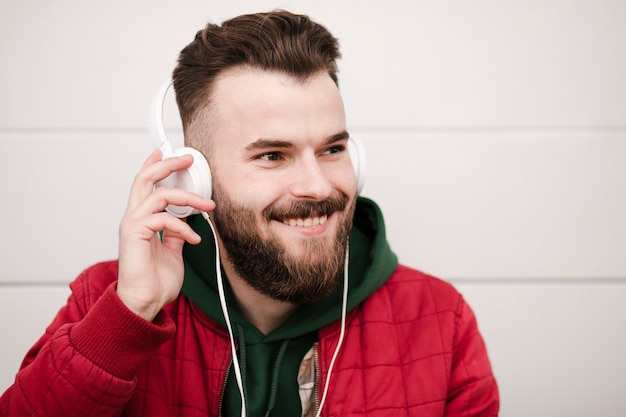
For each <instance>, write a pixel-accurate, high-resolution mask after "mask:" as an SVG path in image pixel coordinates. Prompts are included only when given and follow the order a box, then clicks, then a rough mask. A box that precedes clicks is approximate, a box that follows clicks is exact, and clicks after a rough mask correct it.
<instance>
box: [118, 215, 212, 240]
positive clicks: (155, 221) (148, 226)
mask: <svg viewBox="0 0 626 417" xmlns="http://www.w3.org/2000/svg"><path fill="white" fill-rule="evenodd" d="M159 232H162V233H163V236H164V237H167V239H169V240H171V239H180V240H183V241H187V242H189V243H191V244H197V243H199V242H200V236H199V235H198V234H197V233H196V232H195V231H194V230H193V229H192V228H191V227H190V226H189V225H188V224H187V223H186V222H185V221H183V220H181V219H178V218H176V217H174V216H172V215H171V214H169V213H165V212H162V213H156V214H152V215H150V216H146V217H143V218H138V219H132V220H126V221H124V222H123V224H122V225H121V227H120V244H121V245H124V244H126V243H127V242H132V241H133V240H136V239H139V240H144V241H149V240H151V239H154V238H155V236H156V234H157V233H159Z"/></svg>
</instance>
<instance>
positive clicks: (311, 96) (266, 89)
mask: <svg viewBox="0 0 626 417" xmlns="http://www.w3.org/2000/svg"><path fill="white" fill-rule="evenodd" d="M211 102H212V109H211V117H212V118H213V123H212V125H213V126H214V127H215V132H214V133H215V135H213V136H214V137H215V138H216V140H218V141H219V140H220V138H225V137H228V138H229V140H234V139H238V140H245V141H248V142H252V141H255V140H257V139H259V138H262V137H269V138H275V139H293V140H298V139H302V138H305V137H309V138H314V137H324V138H327V137H328V136H331V135H334V134H337V133H338V132H341V131H345V130H346V122H345V111H344V107H343V101H342V99H341V95H340V93H339V89H338V88H337V85H336V84H335V83H334V81H333V80H332V78H331V77H330V76H329V75H328V74H326V73H317V74H314V75H313V76H311V77H309V78H307V79H306V80H304V81H302V80H298V79H295V78H293V77H291V76H288V75H286V74H282V73H277V72H268V71H262V70H257V69H250V68H233V69H229V70H227V71H225V72H224V73H222V74H220V75H219V76H218V78H217V79H216V82H215V84H214V89H213V94H212V100H211Z"/></svg>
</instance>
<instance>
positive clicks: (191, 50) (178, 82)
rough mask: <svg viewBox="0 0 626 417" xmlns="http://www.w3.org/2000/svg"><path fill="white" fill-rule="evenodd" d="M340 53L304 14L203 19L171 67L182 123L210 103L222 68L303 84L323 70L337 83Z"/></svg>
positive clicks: (323, 30) (187, 122) (335, 43)
mask: <svg viewBox="0 0 626 417" xmlns="http://www.w3.org/2000/svg"><path fill="white" fill-rule="evenodd" d="M340 56H341V53H340V52H339V43H338V41H337V39H336V38H335V37H334V36H333V35H332V34H331V33H330V32H329V31H328V30H327V29H326V28H325V27H323V26H322V25H320V24H318V23H315V22H313V21H311V20H310V19H309V18H308V17H307V16H304V15H297V14H293V13H290V12H286V11H273V12H269V13H256V14H249V15H242V16H238V17H235V18H233V19H230V20H227V21H225V22H223V23H222V25H221V26H220V25H215V24H212V23H209V24H207V26H206V27H205V28H204V29H203V30H201V31H199V32H198V33H197V34H196V37H195V39H194V40H193V41H192V42H191V43H190V44H189V45H187V46H186V47H185V48H184V49H183V50H182V51H181V53H180V55H179V58H178V64H177V66H176V68H175V69H174V73H173V82H174V90H175V91H176V100H177V103H178V109H179V111H180V116H181V118H182V121H183V126H184V128H185V129H187V128H188V127H189V126H190V124H191V123H192V121H193V120H194V118H195V117H196V115H197V114H198V112H199V111H201V110H202V109H203V108H207V106H209V105H211V104H212V103H211V102H210V101H211V100H210V99H211V93H212V86H213V82H214V80H215V77H216V76H218V75H219V74H220V73H221V72H222V71H224V70H227V69H229V68H233V67H238V66H242V67H250V68H254V69H261V70H265V71H275V72H281V73H284V74H287V75H289V76H292V77H294V78H295V79H297V80H300V81H303V82H304V81H306V80H307V79H308V78H309V77H311V76H312V75H314V74H316V73H319V72H322V71H323V72H326V73H328V75H329V76H330V77H331V78H332V79H333V80H334V81H335V83H336V84H338V78H337V63H336V60H337V59H338V58H340ZM193 142H194V140H193V139H191V143H190V145H191V146H194V143H193Z"/></svg>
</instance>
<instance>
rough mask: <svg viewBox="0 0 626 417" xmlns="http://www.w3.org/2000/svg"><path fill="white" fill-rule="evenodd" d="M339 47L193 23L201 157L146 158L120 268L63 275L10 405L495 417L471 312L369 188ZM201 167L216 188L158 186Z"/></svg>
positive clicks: (31, 409)
mask: <svg viewBox="0 0 626 417" xmlns="http://www.w3.org/2000/svg"><path fill="white" fill-rule="evenodd" d="M339 56H340V54H339V49H338V42H337V40H336V39H335V38H334V37H333V36H332V35H331V34H330V33H329V32H328V31H327V30H326V29H325V28H324V27H322V26H321V25H319V24H316V23H315V22H312V21H311V20H310V19H309V18H307V17H306V16H301V15H295V14H292V13H288V12H271V13H260V14H253V15H244V16H239V17H236V18H234V19H231V20H228V21H226V22H224V23H223V24H222V25H214V24H209V25H207V26H206V27H205V28H204V29H203V30H201V31H200V32H198V33H197V35H196V37H195V39H194V40H193V41H192V42H191V43H190V44H189V45H188V46H187V47H185V48H184V49H183V51H182V52H181V54H180V57H179V61H178V65H177V67H176V68H175V70H174V73H173V84H174V88H175V92H176V97H177V102H178V107H179V110H180V114H181V118H182V121H183V128H184V133H185V142H186V145H187V146H188V147H191V148H193V149H195V151H198V152H199V154H195V155H196V156H194V157H192V156H189V155H185V156H177V157H164V155H163V154H162V153H161V151H160V150H155V151H154V152H153V153H152V155H151V156H150V157H149V158H148V159H147V160H146V162H145V163H144V165H143V167H142V168H141V169H140V171H139V173H138V174H137V176H136V178H135V181H134V183H133V186H132V189H131V192H130V196H129V201H128V207H127V210H126V212H125V215H124V217H123V219H122V221H121V223H120V256H119V260H116V261H109V262H103V263H100V264H97V265H95V266H92V267H90V268H88V269H87V270H86V271H85V272H83V274H81V275H80V276H79V277H78V278H77V279H76V280H75V281H74V282H73V283H72V284H71V287H72V296H71V297H70V299H69V300H68V303H67V305H66V306H65V307H64V308H62V309H61V310H60V311H59V313H58V315H57V316H56V317H55V319H54V320H53V322H52V324H51V325H50V326H49V328H48V329H47V331H46V333H45V334H44V335H43V336H42V337H41V339H40V340H39V341H38V342H37V344H36V345H35V346H33V348H32V349H31V350H30V352H29V353H28V354H27V356H26V358H25V360H24V362H23V364H22V368H21V369H20V371H19V372H18V374H17V377H16V382H15V384H14V385H13V386H12V387H10V388H9V389H8V390H7V391H6V392H5V393H4V395H3V396H2V398H1V399H0V415H2V416H25V415H38V416H64V417H65V416H85V415H98V416H128V417H131V416H132V417H134V416H151V417H154V416H157V417H161V416H162V417H165V416H246V415H248V416H319V415H323V416H343V417H349V416H353V417H357V416H358V417H363V416H370V417H383V416H426V417H435V416H449V417H451V416H459V417H461V416H463V417H471V416H495V415H497V413H498V407H499V405H498V404H499V400H498V389H497V385H496V382H495V379H494V377H493V374H492V371H491V367H490V364H489V359H488V356H487V352H486V349H485V345H484V342H483V339H482V338H481V336H480V333H479V332H478V328H477V324H476V321H475V318H474V315H473V313H472V311H471V309H470V308H469V306H468V305H467V304H466V303H465V301H464V300H463V298H462V297H461V296H460V294H459V293H458V292H457V291H456V290H455V289H454V288H453V287H452V286H451V285H449V284H447V283H445V282H443V281H441V280H439V279H437V278H434V277H431V276H428V275H426V274H423V273H421V272H419V271H417V270H414V269H411V268H408V267H406V266H403V265H401V264H398V261H397V258H396V256H395V255H394V253H393V252H392V251H391V249H390V247H389V244H388V243H387V240H386V237H385V227H384V221H383V216H382V213H381V211H380V209H379V208H378V206H377V205H376V204H375V203H374V202H373V201H371V200H369V199H366V198H364V197H360V196H359V195H358V194H359V191H358V184H359V183H360V182H361V179H362V178H360V177H358V175H360V174H357V172H360V170H357V169H356V166H355V164H356V162H354V160H353V159H351V155H350V153H349V149H350V145H351V144H352V143H353V142H352V141H354V139H353V138H351V137H350V134H349V132H348V129H347V125H346V119H345V112H344V107H343V101H342V98H341V94H340V92H339V88H338V78H337V66H336V60H337V59H338V58H339ZM195 151H194V152H195ZM352 156H353V157H354V155H352ZM205 160H206V161H207V162H208V166H206V165H202V162H203V161H205ZM192 164H193V166H194V167H196V166H199V167H200V168H198V169H200V170H202V169H204V170H207V172H205V173H207V174H208V170H209V167H210V171H211V174H212V189H213V192H212V195H211V196H202V195H198V194H196V193H194V192H191V191H190V190H187V189H181V188H172V187H168V186H167V185H164V184H166V183H164V182H163V181H164V180H165V179H167V178H170V177H171V176H172V175H174V176H175V175H178V174H180V173H183V172H186V171H187V170H191V169H192V168H191V167H192ZM196 164H199V165H196ZM189 172H191V171H189ZM171 205H174V206H183V207H191V208H193V209H195V210H197V211H198V212H200V213H201V214H199V215H192V216H190V217H187V218H186V219H180V218H178V217H175V216H174V215H173V214H172V213H171V212H170V211H167V210H166V211H164V210H165V209H166V208H167V207H168V206H171ZM211 222H213V223H214V225H213V223H211Z"/></svg>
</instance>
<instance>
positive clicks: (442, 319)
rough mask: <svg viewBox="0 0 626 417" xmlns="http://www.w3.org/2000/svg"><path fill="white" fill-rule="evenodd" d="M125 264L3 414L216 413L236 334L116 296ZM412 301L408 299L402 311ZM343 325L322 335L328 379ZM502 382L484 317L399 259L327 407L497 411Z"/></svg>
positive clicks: (342, 411) (356, 411)
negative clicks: (143, 310)
mask: <svg viewBox="0 0 626 417" xmlns="http://www.w3.org/2000/svg"><path fill="white" fill-rule="evenodd" d="M116 277H117V262H108V263H101V264H98V265H95V266H93V267H92V268H90V269H88V270H86V271H85V272H84V273H83V274H81V276H80V277H78V278H77V279H76V280H75V281H74V282H73V283H72V285H71V288H72V295H71V296H70V298H69V300H68V303H67V305H66V306H65V307H64V308H63V309H62V310H61V311H60V312H59V313H58V315H57V317H56V318H55V319H54V321H53V323H52V324H51V325H50V327H49V328H48V329H47V331H46V333H45V335H44V336H43V337H42V338H41V339H40V340H39V341H38V342H37V344H36V345H35V346H34V347H33V348H32V349H31V351H30V352H29V353H28V355H27V356H26V358H25V359H24V363H23V364H22V368H21V370H20V371H19V373H18V374H17V377H16V380H15V383H14V385H13V386H12V387H10V388H9V389H8V390H7V391H6V392H5V393H4V394H3V396H2V397H1V398H0V415H1V416H15V417H17V416H63V417H70V416H133V417H134V416H150V417H173V416H185V417H195V416H218V415H219V408H220V398H221V393H222V390H223V389H224V384H225V378H226V373H227V369H228V367H229V364H230V361H231V358H230V348H229V341H228V335H227V333H226V332H225V331H224V330H223V329H222V328H220V327H218V326H217V325H216V324H215V323H214V322H213V321H212V320H210V319H209V318H208V317H207V316H206V315H205V314H204V313H202V312H201V311H200V310H199V309H198V308H197V307H195V306H194V305H193V304H192V303H191V302H190V301H189V300H188V299H187V298H185V297H183V296H181V297H179V298H178V299H177V300H176V301H175V302H173V303H172V304H170V305H168V306H167V307H166V308H165V309H164V311H163V312H162V313H161V314H160V315H159V316H158V317H157V319H156V320H155V322H154V323H148V322H146V321H144V320H142V319H141V318H139V317H137V316H134V315H133V314H132V313H131V312H130V311H128V310H127V309H126V308H125V306H124V305H123V304H122V303H121V301H120V300H119V298H118V297H117V296H116V294H115V279H116ZM398 306H402V308H397V307H398ZM338 336H339V323H335V324H333V325H331V326H328V327H326V328H324V329H322V330H321V331H320V332H319V338H320V343H319V352H318V354H319V363H320V369H321V375H320V378H321V379H320V380H321V381H324V380H325V377H326V375H325V371H324V370H326V369H328V364H329V361H330V356H331V355H332V354H333V351H334V349H335V346H336V344H337V339H338ZM497 413H498V390H497V386H496V382H495V380H494V377H493V375H492V371H491V367H490V364H489V360H488V357H487V353H486V350H485V346H484V343H483V340H482V338H481V336H480V334H479V332H478V329H477V326H476V321H475V319H474V315H473V313H472V311H471V310H470V308H469V307H468V305H467V304H466V303H465V301H464V300H463V298H462V297H461V296H460V295H459V294H458V293H457V292H456V291H455V290H454V288H453V287H452V286H451V285H449V284H447V283H445V282H443V281H440V280H438V279H435V278H432V277H429V276H427V275H424V274H422V273H420V272H418V271H415V270H412V269H409V268H407V267H404V266H399V267H398V268H397V270H396V271H395V272H394V274H393V275H392V276H391V277H390V278H389V280H388V281H387V282H386V283H385V284H384V285H383V286H382V288H380V289H379V290H378V291H376V292H375V293H374V294H373V295H371V296H370V297H369V298H368V299H367V300H366V301H365V302H363V303H362V304H361V305H359V306H358V307H357V308H355V309H353V310H352V311H351V312H350V314H349V316H348V322H347V334H346V338H345V341H344V345H343V348H342V350H341V352H340V354H339V357H338V362H337V364H336V365H335V368H334V371H333V375H332V378H331V387H330V390H329V394H328V399H327V402H326V405H325V406H324V410H323V413H322V415H324V416H328V417H330V416H337V417H339V416H341V417H349V416H354V417H357V416H358V417H363V416H368V417H382V416H416V417H417V416H420V417H429V416H433V417H434V416H437V417H439V416H448V417H453V416H458V417H468V416H495V415H497Z"/></svg>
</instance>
